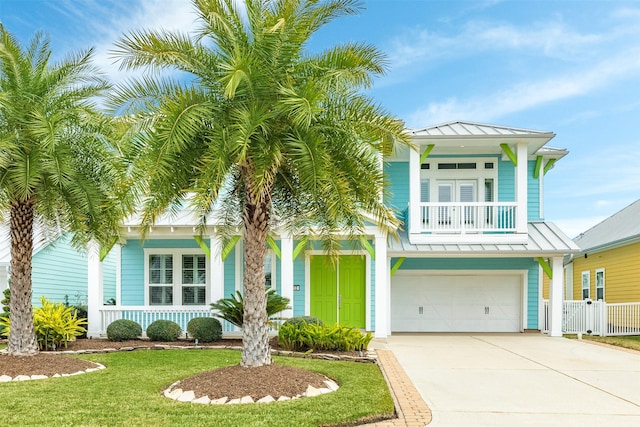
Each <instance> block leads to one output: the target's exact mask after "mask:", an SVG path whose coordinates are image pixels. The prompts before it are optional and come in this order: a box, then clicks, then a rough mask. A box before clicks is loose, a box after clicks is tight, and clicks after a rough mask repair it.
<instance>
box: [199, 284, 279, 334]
mask: <svg viewBox="0 0 640 427" xmlns="http://www.w3.org/2000/svg"><path fill="white" fill-rule="evenodd" d="M265 296H266V300H267V305H266V311H267V322H269V324H270V325H272V324H273V323H272V320H271V318H272V317H273V315H275V314H277V313H280V312H281V311H283V310H287V309H289V308H291V307H290V306H289V302H290V301H289V298H286V297H283V296H281V295H279V294H278V293H276V291H275V290H274V289H269V290H267V291H266V292H265ZM211 308H212V309H213V310H214V312H213V315H214V316H215V317H219V318H220V319H223V320H226V321H227V322H229V323H231V324H232V325H236V326H237V327H239V328H242V327H243V326H244V298H243V297H242V294H241V293H240V292H239V291H236V295H235V296H234V295H233V294H231V296H230V297H229V298H223V299H219V300H218V301H216V302H214V303H211Z"/></svg>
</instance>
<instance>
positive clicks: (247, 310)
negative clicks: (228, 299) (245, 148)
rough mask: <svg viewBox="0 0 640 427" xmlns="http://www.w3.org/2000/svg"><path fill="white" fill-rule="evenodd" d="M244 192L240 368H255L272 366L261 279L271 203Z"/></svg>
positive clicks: (247, 191)
mask: <svg viewBox="0 0 640 427" xmlns="http://www.w3.org/2000/svg"><path fill="white" fill-rule="evenodd" d="M245 191H246V196H245V206H244V215H243V220H244V239H245V246H244V263H245V264H244V313H243V325H242V361H241V362H240V365H241V366H244V367H258V366H263V365H270V364H271V348H270V347H269V325H268V323H267V320H268V319H267V299H266V294H265V278H264V259H265V256H266V253H267V248H266V244H267V235H268V233H269V214H270V207H271V201H270V198H269V197H270V196H269V194H268V193H267V194H264V193H263V194H262V195H261V196H260V197H259V198H258V201H257V202H255V201H254V200H253V198H252V197H251V195H250V194H251V191H250V189H249V188H246V187H245Z"/></svg>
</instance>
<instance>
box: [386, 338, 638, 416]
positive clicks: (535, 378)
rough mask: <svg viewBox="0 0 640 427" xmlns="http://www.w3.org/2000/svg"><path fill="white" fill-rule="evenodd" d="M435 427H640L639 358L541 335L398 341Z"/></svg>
mask: <svg viewBox="0 0 640 427" xmlns="http://www.w3.org/2000/svg"><path fill="white" fill-rule="evenodd" d="M379 345H380V347H386V348H388V349H390V350H391V351H393V353H394V355H395V356H396V358H397V359H398V361H399V362H400V364H401V365H402V367H403V368H404V370H405V371H406V373H407V374H408V376H409V377H410V378H411V380H412V381H413V383H414V385H415V386H416V388H417V389H418V390H419V392H420V394H421V395H422V397H423V398H424V400H425V402H426V403H427V404H428V405H429V407H430V408H431V410H432V412H433V421H432V423H431V424H430V426H581V427H584V426H598V427H602V426H634V427H636V426H640V354H639V353H635V352H629V351H624V350H619V349H616V348H609V347H604V346H600V345H596V344H592V343H588V342H585V341H578V340H569V339H565V338H550V337H547V336H545V335H539V334H474V335H461V334H446V335H443V334H426V335H393V336H391V337H390V338H388V339H387V340H386V343H379Z"/></svg>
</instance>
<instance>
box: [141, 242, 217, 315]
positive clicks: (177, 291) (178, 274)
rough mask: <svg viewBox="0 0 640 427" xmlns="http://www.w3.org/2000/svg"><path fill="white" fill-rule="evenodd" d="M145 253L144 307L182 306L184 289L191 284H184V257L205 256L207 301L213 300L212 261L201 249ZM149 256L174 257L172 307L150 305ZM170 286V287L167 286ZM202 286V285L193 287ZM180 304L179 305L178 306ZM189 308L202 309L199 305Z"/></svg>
mask: <svg viewBox="0 0 640 427" xmlns="http://www.w3.org/2000/svg"><path fill="white" fill-rule="evenodd" d="M143 253H144V305H145V306H151V307H175V306H182V287H183V286H185V285H187V286H188V285H189V284H183V283H182V255H203V256H204V259H205V268H206V270H207V274H206V276H205V277H206V283H205V284H204V287H205V301H209V299H211V274H210V273H209V271H211V260H210V259H209V257H207V256H206V255H205V253H204V251H203V250H202V249H201V248H143ZM149 255H171V256H172V257H173V264H172V265H173V277H172V279H173V283H171V287H172V288H173V304H171V305H151V304H150V303H149V286H150V284H149ZM166 286H168V285H166ZM193 286H202V285H195V284H194V285H193ZM176 302H179V304H176ZM188 307H200V305H199V304H194V305H188Z"/></svg>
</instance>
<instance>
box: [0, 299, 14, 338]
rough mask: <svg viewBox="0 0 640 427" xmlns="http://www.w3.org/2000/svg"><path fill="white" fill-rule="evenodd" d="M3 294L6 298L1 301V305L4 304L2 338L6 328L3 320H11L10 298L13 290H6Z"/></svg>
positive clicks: (1, 314) (1, 325)
mask: <svg viewBox="0 0 640 427" xmlns="http://www.w3.org/2000/svg"><path fill="white" fill-rule="evenodd" d="M2 294H3V295H4V298H3V299H2V301H0V304H2V312H1V313H0V336H2V332H3V331H4V328H5V326H4V323H3V322H2V321H1V320H2V319H8V318H9V298H10V295H11V290H9V289H5V290H4V291H2Z"/></svg>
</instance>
